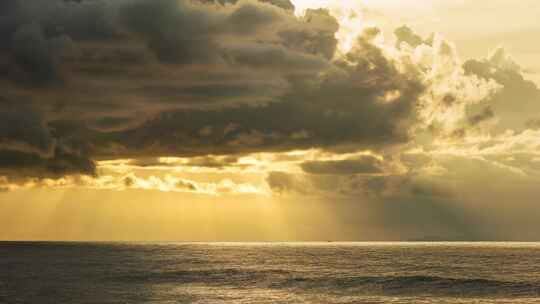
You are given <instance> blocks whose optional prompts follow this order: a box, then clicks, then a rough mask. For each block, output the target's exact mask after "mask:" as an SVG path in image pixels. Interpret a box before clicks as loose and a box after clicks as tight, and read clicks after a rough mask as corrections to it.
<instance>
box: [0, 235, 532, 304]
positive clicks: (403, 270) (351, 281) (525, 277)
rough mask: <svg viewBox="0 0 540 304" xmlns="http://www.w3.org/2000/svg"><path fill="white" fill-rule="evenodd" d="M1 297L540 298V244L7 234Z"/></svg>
mask: <svg viewBox="0 0 540 304" xmlns="http://www.w3.org/2000/svg"><path fill="white" fill-rule="evenodd" d="M0 303H37V304H46V303H55V304H58V303H70V304H71V303H74V304H76V303H96V304H97V303H118V304H120V303H164V304H165V303H258V304H259V303H325V304H326V303H540V244H536V243H40V242H2V243H0Z"/></svg>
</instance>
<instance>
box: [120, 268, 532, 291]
mask: <svg viewBox="0 0 540 304" xmlns="http://www.w3.org/2000/svg"><path fill="white" fill-rule="evenodd" d="M116 279H120V280H122V281H125V280H129V281H131V282H132V283H133V282H141V283H142V282H146V283H148V282H152V283H174V284H203V285H205V286H232V287H239V288H249V287H259V288H260V287H264V288H271V289H291V290H293V291H294V292H298V293H303V292H307V293H309V292H326V293H335V294H340V293H344V294H364V295H395V296H413V295H414V296H418V295H426V296H428V295H431V296H460V297H540V283H526V282H513V281H499V280H490V279H480V278H446V277H439V276H429V275H416V276H350V277H339V276H331V275H329V276H310V275H306V273H295V272H289V271H284V270H254V269H207V270H186V271H171V272H153V273H139V274H135V275H134V274H130V275H129V276H123V277H120V278H118V277H117V278H116Z"/></svg>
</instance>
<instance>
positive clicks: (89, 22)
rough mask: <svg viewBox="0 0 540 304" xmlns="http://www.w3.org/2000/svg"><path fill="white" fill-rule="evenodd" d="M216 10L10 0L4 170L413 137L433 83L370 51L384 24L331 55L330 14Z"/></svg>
mask: <svg viewBox="0 0 540 304" xmlns="http://www.w3.org/2000/svg"><path fill="white" fill-rule="evenodd" d="M203 2H205V3H203ZM220 2H221V4H219V3H215V2H210V1H175V0H155V1H149V0H122V1H114V2H110V1H102V0H96V1H59V0H55V1H44V0H36V1H22V0H21V1H14V0H12V1H8V2H2V10H1V12H0V33H2V35H1V36H0V40H1V41H0V42H1V43H0V45H1V47H0V70H1V71H5V72H6V73H3V74H2V76H0V86H1V87H2V93H1V94H2V96H1V99H0V100H1V102H2V103H3V104H6V105H9V106H7V107H3V108H2V110H0V118H3V119H2V120H1V122H0V150H1V151H3V152H5V153H7V154H5V155H4V156H5V157H4V159H3V162H2V164H3V165H2V167H7V166H8V165H9V170H8V171H9V172H14V171H16V168H17V167H20V168H24V169H25V170H23V171H22V172H24V173H21V175H26V176H29V177H31V176H43V175H47V173H50V172H52V173H51V175H54V176H57V175H61V174H62V173H65V174H71V173H76V172H80V173H83V174H87V173H91V172H92V171H93V169H92V168H93V161H94V160H98V159H107V158H114V157H142V158H147V157H159V156H201V157H203V156H205V155H209V154H213V155H216V154H222V155H235V154H241V153H248V152H267V151H287V150H294V149H304V148H323V149H332V150H335V151H337V150H340V151H341V150H355V149H364V148H368V149H372V150H383V149H386V148H387V147H391V146H394V145H397V144H402V143H405V142H407V141H408V140H409V132H408V130H409V127H410V126H411V125H412V124H414V123H415V120H416V117H415V111H416V103H417V100H418V97H419V95H420V94H422V93H423V90H424V87H423V85H422V84H421V82H420V80H419V78H418V77H417V75H416V74H415V73H414V72H412V71H413V70H414V69H408V68H407V67H404V69H398V68H397V67H396V65H395V63H394V62H392V61H391V60H389V59H387V58H386V57H385V55H384V54H383V52H382V51H381V50H380V49H379V48H378V47H376V46H375V45H374V43H373V42H372V40H373V38H374V37H375V36H376V35H377V33H378V32H377V31H376V30H375V29H368V30H367V31H366V32H365V33H364V34H363V35H362V36H361V37H360V38H359V39H358V41H357V43H356V46H355V47H354V48H353V50H352V51H351V52H350V53H349V54H348V55H347V57H346V58H344V59H334V56H333V55H334V53H335V51H336V46H337V41H336V39H335V33H336V31H337V30H338V25H337V22H336V20H335V19H334V18H333V17H331V16H330V15H329V13H328V12H327V11H324V10H309V11H308V12H307V13H306V16H305V17H302V18H297V17H296V16H294V14H293V10H292V9H293V7H292V5H291V3H290V2H289V1H286V0H272V1H255V0H243V1H220ZM403 70H405V72H404V71H403ZM388 96H396V98H393V99H392V100H388V98H387V97H388ZM23 101H24V102H23ZM13 151H17V153H25V155H24V156H21V155H14V154H13V153H14V152H13ZM9 159H17V161H15V160H13V161H9ZM203 163H204V162H202V163H201V166H202V165H207V166H208V165H211V164H209V163H206V164H203ZM213 165H218V164H213ZM32 168H34V169H35V171H34V172H32ZM364 169H365V168H364ZM368 171H370V170H368ZM371 171H373V170H371ZM5 172H7V171H5ZM53 173H54V174H53ZM6 174H8V175H9V174H11V173H6Z"/></svg>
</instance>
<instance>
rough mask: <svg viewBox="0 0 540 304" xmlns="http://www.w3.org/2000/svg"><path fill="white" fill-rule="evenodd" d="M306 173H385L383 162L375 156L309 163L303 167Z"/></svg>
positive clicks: (305, 163)
mask: <svg viewBox="0 0 540 304" xmlns="http://www.w3.org/2000/svg"><path fill="white" fill-rule="evenodd" d="M301 167H302V169H303V170H304V172H306V173H310V174H320V175H349V174H377V173H383V172H384V168H383V167H384V165H383V162H382V161H381V160H379V159H377V158H375V157H373V156H362V157H359V158H355V159H346V160H337V161H308V162H304V163H303V164H302V165H301Z"/></svg>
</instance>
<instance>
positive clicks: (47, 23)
mask: <svg viewBox="0 0 540 304" xmlns="http://www.w3.org/2000/svg"><path fill="white" fill-rule="evenodd" d="M539 14H540V5H538V3H537V1H533V0H523V1H519V2H517V3H516V2H511V1H506V0H490V1H487V0H478V1H465V0H460V1H456V0H430V1H427V0H426V1H415V0H405V1H403V0H402V1H398V0H378V1H375V0H364V1H360V0H358V1H332V0H291V1H289V0H238V1H234V0H218V1H212V0H193V1H187V0H152V1H150V0H115V1H105V0H71V1H68V0H33V1H22V0H7V1H2V2H0V71H1V72H0V88H1V90H0V210H1V212H0V240H66V241H396V240H401V241H406V240H470V241H477V240H487V241H540V221H538V218H540V205H539V204H538V197H539V195H540V190H539V189H538V184H539V182H540V89H539V87H538V86H539V85H540V76H539V74H538V73H540V41H538V39H537V37H538V36H539V34H540V25H539V24H538V22H537V16H538V15H539Z"/></svg>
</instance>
